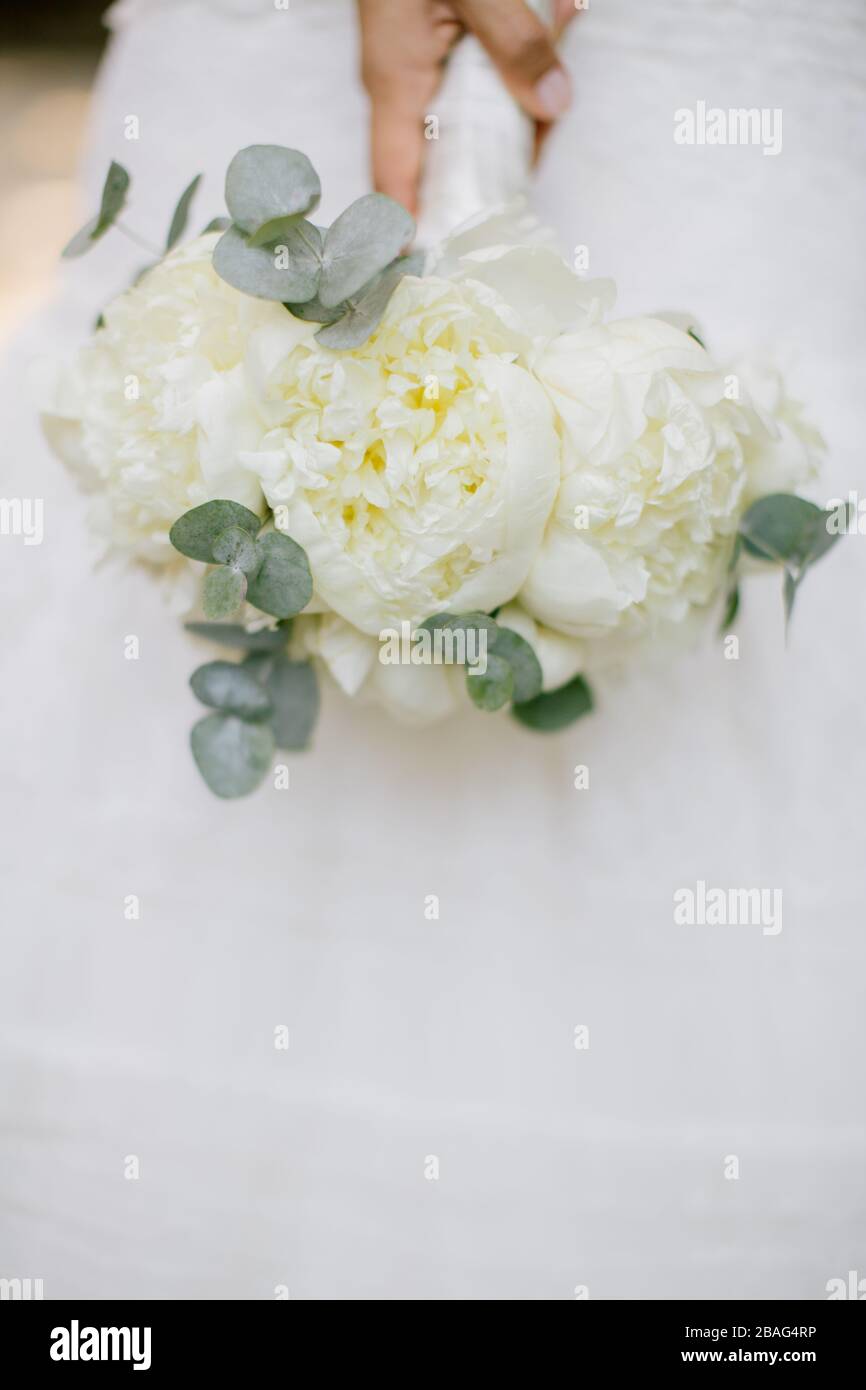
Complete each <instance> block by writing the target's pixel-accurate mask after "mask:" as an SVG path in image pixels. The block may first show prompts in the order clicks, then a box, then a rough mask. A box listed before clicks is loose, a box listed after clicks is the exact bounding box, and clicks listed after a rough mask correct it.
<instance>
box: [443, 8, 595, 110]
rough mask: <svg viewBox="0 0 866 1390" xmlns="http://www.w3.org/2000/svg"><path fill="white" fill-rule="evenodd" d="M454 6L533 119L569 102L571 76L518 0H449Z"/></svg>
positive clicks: (546, 35) (539, 25) (545, 32)
mask: <svg viewBox="0 0 866 1390" xmlns="http://www.w3.org/2000/svg"><path fill="white" fill-rule="evenodd" d="M455 8H456V9H457V12H458V14H459V15H460V17H461V19H462V20H463V22H464V24H465V25H466V27H467V29H471V30H472V32H473V33H474V34H476V35H477V37H478V38H479V39H480V40H481V42H482V43H483V45H484V47H485V48H486V49H487V52H488V53H489V54H490V56H491V58H492V59H493V61H494V63H495V64H496V66H497V68H498V69H499V71H500V73H501V74H502V78H503V81H504V82H505V84H506V86H507V87H508V89H509V91H510V92H511V93H512V95H513V96H514V97H516V99H517V100H518V101H519V102H520V104H521V106H522V107H523V108H524V110H525V111H528V112H529V114H530V116H534V117H535V119H536V120H538V121H552V120H555V119H556V117H557V116H561V115H562V113H563V111H565V110H566V109H567V107H568V106H569V105H570V103H571V81H570V79H569V76H568V73H567V72H566V70H565V68H564V67H563V66H562V64H561V63H560V61H559V59H558V58H557V56H556V49H555V48H554V46H553V38H552V36H551V35H550V33H549V32H548V30H547V29H545V27H544V25H543V24H542V23H541V21H540V19H538V18H537V17H536V16H535V15H534V14H533V13H532V11H531V10H530V9H529V8H528V7H527V6H526V5H525V4H524V3H523V0H455Z"/></svg>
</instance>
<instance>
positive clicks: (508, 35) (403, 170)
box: [358, 0, 576, 212]
mask: <svg viewBox="0 0 866 1390" xmlns="http://www.w3.org/2000/svg"><path fill="white" fill-rule="evenodd" d="M358 9H359V12H360V18H361V55H362V73H363V79H364V85H365V87H366V88H367V91H368V92H369V94H370V99H371V105H372V110H371V125H372V129H371V138H372V157H373V180H374V183H375V186H376V188H377V189H379V190H380V192H382V193H388V194H390V196H391V197H392V198H396V199H397V201H398V202H400V203H403V205H404V206H405V207H407V208H409V210H410V212H415V211H416V203H417V192H418V181H419V178H420V174H421V165H422V161H423V154H424V132H423V126H424V117H425V116H426V115H427V114H428V112H429V109H430V102H431V100H432V98H433V96H434V95H435V92H436V89H437V88H438V86H439V82H440V80H441V77H442V65H443V63H444V61H445V59H446V57H447V56H448V53H449V51H450V49H451V48H452V47H453V45H454V44H455V43H456V42H457V40H458V39H459V38H460V36H461V34H462V33H464V32H465V31H467V30H468V31H469V32H471V33H473V34H474V35H475V36H476V38H477V39H479V40H480V42H481V43H482V44H483V45H484V47H485V48H486V49H487V51H488V53H489V54H490V57H491V58H492V59H493V61H494V63H495V64H496V66H497V68H498V69H499V71H500V73H501V74H502V78H503V81H504V82H505V84H506V86H507V87H508V88H509V90H510V91H511V93H512V95H513V96H514V97H515V98H516V99H517V100H518V101H519V102H520V104H521V106H522V107H523V108H524V110H526V111H527V112H528V113H529V115H530V116H533V117H534V118H535V119H536V120H537V121H538V122H540V123H541V124H547V123H549V122H550V121H552V120H555V119H556V117H557V116H560V115H562V113H563V111H564V110H565V109H566V107H567V106H568V105H569V102H570V100H571V83H570V81H569V77H568V74H567V72H566V70H565V68H564V67H563V66H562V64H561V63H560V62H559V59H558V58H557V56H556V50H555V48H554V46H553V45H554V42H555V39H556V37H557V36H558V34H559V33H560V32H561V31H562V29H564V27H565V25H566V23H567V22H568V20H569V19H571V18H573V17H574V14H575V12H576V8H575V3H574V0H557V4H556V15H557V23H556V26H555V31H554V33H553V34H551V33H550V32H549V31H548V30H547V29H546V28H545V27H544V25H543V24H542V23H541V21H540V20H539V19H538V18H537V17H536V16H535V15H534V14H533V13H532V11H531V10H530V9H529V8H528V6H527V5H526V4H524V0H358Z"/></svg>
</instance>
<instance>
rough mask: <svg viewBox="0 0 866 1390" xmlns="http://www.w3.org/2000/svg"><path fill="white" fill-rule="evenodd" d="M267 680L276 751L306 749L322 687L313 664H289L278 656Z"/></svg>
mask: <svg viewBox="0 0 866 1390" xmlns="http://www.w3.org/2000/svg"><path fill="white" fill-rule="evenodd" d="M264 680H265V686H266V688H267V692H268V694H269V696H270V699H271V704H272V706H273V714H272V716H271V728H272V729H273V731H274V738H275V740H276V745H277V747H278V748H287V749H301V748H307V747H308V746H309V742H310V735H311V734H312V732H313V728H314V727H315V723H316V719H317V718H318V714H319V683H318V680H317V679H316V672H315V670H314V668H313V664H312V662H310V661H289V659H288V657H286V656H285V655H284V654H283V653H282V652H279V653H278V654H277V655H276V656H275V657H274V658H273V660H272V661H271V665H270V670H269V671H268V672H267V674H266V675H265V677H264Z"/></svg>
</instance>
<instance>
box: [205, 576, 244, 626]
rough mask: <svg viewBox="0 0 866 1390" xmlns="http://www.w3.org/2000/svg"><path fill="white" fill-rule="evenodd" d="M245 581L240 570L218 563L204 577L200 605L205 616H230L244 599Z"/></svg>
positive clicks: (216, 617)
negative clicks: (216, 566) (215, 567)
mask: <svg viewBox="0 0 866 1390" xmlns="http://www.w3.org/2000/svg"><path fill="white" fill-rule="evenodd" d="M246 591H247V581H246V577H245V575H244V574H243V571H242V570H235V569H229V567H228V565H220V567H219V569H215V570H210V572H209V573H208V574H206V575H205V577H204V583H203V585H202V590H201V606H202V608H203V610H204V615H205V617H206V618H215V619H218V618H230V617H231V615H232V614H233V613H237V611H238V609H239V608H240V606H241V604H242V603H243V601H244V596H245V595H246Z"/></svg>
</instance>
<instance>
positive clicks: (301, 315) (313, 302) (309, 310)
mask: <svg viewBox="0 0 866 1390" xmlns="http://www.w3.org/2000/svg"><path fill="white" fill-rule="evenodd" d="M283 307H284V308H286V309H288V311H289V313H290V314H294V316H295V318H296V319H304V320H305V322H307V323H324V324H328V323H336V321H337V319H341V318H344V317H345V316H346V314H348V313H349V306H348V304H335V305H334V307H333V309H326V308H325V306H324V304H323V303H322V301H321V299H320V298H319V296H318V295H317V294H314V295H313V297H312V299H308V300H307V301H306V302H305V303H304V304H285V305H284V306H283ZM317 336H318V335H317ZM362 341H363V340H362ZM325 346H326V347H327V346H328V344H327V343H326V344H325Z"/></svg>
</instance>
